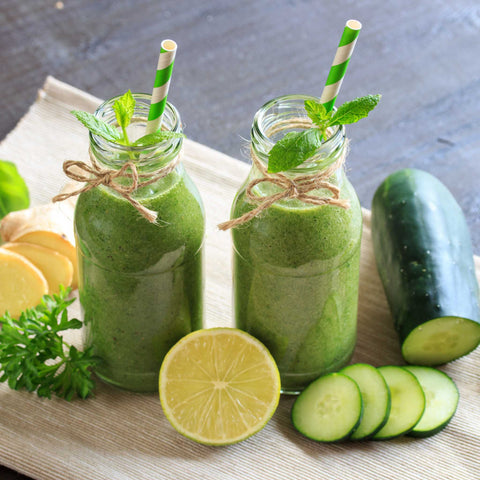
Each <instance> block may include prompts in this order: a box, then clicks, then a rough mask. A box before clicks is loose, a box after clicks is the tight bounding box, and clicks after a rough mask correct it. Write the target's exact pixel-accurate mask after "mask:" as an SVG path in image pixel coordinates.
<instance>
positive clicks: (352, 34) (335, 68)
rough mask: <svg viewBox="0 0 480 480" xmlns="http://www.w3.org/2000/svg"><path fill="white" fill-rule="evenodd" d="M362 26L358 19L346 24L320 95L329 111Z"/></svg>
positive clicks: (321, 100)
mask: <svg viewBox="0 0 480 480" xmlns="http://www.w3.org/2000/svg"><path fill="white" fill-rule="evenodd" d="M361 28H362V24H361V23H360V22H359V21H358V20H349V21H348V22H347V23H346V24H345V28H344V30H343V34H342V37H341V38H340V43H339V44H338V48H337V53H336V54H335V58H334V59H333V63H332V67H331V68H330V72H329V73H328V78H327V81H326V82H325V88H324V89H323V92H322V96H321V97H320V102H321V103H323V105H324V106H325V108H326V109H327V112H329V111H330V110H331V109H332V108H333V105H334V104H335V100H336V99H337V95H338V92H339V91H340V87H341V85H342V81H343V77H344V76H345V72H346V71H347V67H348V62H349V61H350V57H351V56H352V52H353V49H354V48H355V43H356V42H357V38H358V34H359V33H360V30H361Z"/></svg>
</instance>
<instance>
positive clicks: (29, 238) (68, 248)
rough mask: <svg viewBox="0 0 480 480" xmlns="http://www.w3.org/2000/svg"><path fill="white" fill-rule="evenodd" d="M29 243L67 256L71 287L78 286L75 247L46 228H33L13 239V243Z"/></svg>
mask: <svg viewBox="0 0 480 480" xmlns="http://www.w3.org/2000/svg"><path fill="white" fill-rule="evenodd" d="M18 242H20V243H31V244H34V245H39V246H41V247H45V248H50V249H51V250H55V251H56V252H58V253H60V254H61V255H64V256H65V257H67V258H68V259H69V260H70V262H71V263H72V266H73V279H72V283H71V287H72V289H75V288H77V286H78V282H77V279H78V274H77V252H76V251H75V247H74V246H73V245H72V244H71V243H70V242H69V241H68V240H67V239H66V238H65V237H63V236H62V235H59V234H58V233H56V232H51V231H47V230H34V231H31V232H28V233H25V234H23V235H22V236H20V237H17V238H16V239H15V243H18Z"/></svg>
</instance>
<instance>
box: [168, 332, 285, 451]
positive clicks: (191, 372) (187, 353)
mask: <svg viewBox="0 0 480 480" xmlns="http://www.w3.org/2000/svg"><path fill="white" fill-rule="evenodd" d="M159 388H160V402H161V404H162V408H163V411H164V412H165V416H166V417H167V419H168V420H169V422H170V423H171V424H172V426H173V427H174V428H175V429H176V430H177V431H178V432H179V433H181V434H182V435H184V436H186V437H188V438H190V439H191V440H194V441H196V442H199V443H203V444H206V445H228V444H232V443H237V442H240V441H242V440H245V439H246V438H248V437H250V436H251V435H253V434H254V433H257V432H258V431H259V430H261V429H262V428H263V427H264V426H265V425H266V423H267V422H268V420H270V418H271V417H272V415H273V413H274V412H275V410H276V408H277V405H278V401H279V398H280V375H279V373H278V369H277V366H276V364H275V361H274V359H273V357H272V356H271V355H270V353H269V351H268V350H267V348H266V347H265V346H264V345H263V344H262V343H261V342H259V341H258V340H257V339H256V338H254V337H252V336H251V335H249V334H248V333H245V332H243V331H242V330H237V329H234V328H211V329H203V330H197V331H195V332H193V333H190V334H189V335H187V336H185V337H183V338H182V339H181V340H180V341H179V342H178V343H176V344H175V345H174V346H173V347H172V348H171V350H170V351H169V352H168V353H167V355H166V356H165V359H164V361H163V364H162V367H161V369H160V380H159Z"/></svg>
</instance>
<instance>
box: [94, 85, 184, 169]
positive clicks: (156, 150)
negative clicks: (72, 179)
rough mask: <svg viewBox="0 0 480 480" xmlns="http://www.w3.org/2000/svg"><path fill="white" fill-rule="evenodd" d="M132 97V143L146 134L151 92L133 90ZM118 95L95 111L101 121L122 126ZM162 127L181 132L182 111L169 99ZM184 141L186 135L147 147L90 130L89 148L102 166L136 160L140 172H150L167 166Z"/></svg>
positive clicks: (115, 167) (108, 166)
mask: <svg viewBox="0 0 480 480" xmlns="http://www.w3.org/2000/svg"><path fill="white" fill-rule="evenodd" d="M133 97H134V99H135V109H134V113H133V117H132V121H131V124H130V125H129V126H128V128H127V133H128V137H129V140H130V142H134V141H135V140H136V139H138V138H140V137H142V136H143V135H145V129H146V125H147V119H148V112H149V109H150V98H151V95H148V94H143V93H134V94H133ZM118 98H119V97H113V98H111V99H110V100H107V101H105V102H104V103H102V104H101V105H100V106H99V107H98V108H97V110H96V111H95V113H94V115H95V117H97V118H98V119H99V120H102V121H104V122H106V123H108V124H110V125H112V126H114V127H115V128H119V126H118V123H117V120H116V116H115V111H114V109H113V106H114V103H115V101H116V100H117V99H118ZM161 128H162V129H163V130H167V131H171V132H178V133H181V132H182V127H181V120H180V114H179V113H178V111H177V109H176V108H175V107H174V106H173V105H172V104H170V103H168V102H167V104H166V106H165V110H164V113H163V117H162V127H161ZM182 143H183V138H170V139H168V140H166V141H163V142H160V143H157V144H154V145H149V146H147V147H141V146H127V145H120V144H118V143H114V142H110V141H108V140H105V139H104V138H102V137H100V136H98V135H95V134H92V133H91V132H90V150H91V152H92V155H93V156H94V157H95V159H96V160H97V161H98V163H100V165H101V166H103V167H106V168H112V169H116V170H118V169H120V168H121V167H122V166H123V165H124V164H125V163H126V162H133V163H134V164H135V166H136V167H137V171H138V172H139V173H149V172H151V171H155V170H158V169H160V168H162V167H164V166H166V165H167V164H168V163H169V162H171V161H173V160H174V159H175V158H176V157H177V156H178V155H179V153H180V150H181V148H182Z"/></svg>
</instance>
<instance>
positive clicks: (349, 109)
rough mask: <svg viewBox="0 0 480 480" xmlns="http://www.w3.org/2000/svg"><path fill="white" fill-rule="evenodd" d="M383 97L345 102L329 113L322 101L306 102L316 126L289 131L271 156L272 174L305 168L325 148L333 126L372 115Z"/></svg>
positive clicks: (269, 169) (369, 97)
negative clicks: (304, 164) (299, 130)
mask: <svg viewBox="0 0 480 480" xmlns="http://www.w3.org/2000/svg"><path fill="white" fill-rule="evenodd" d="M380 98H381V95H366V96H365V97H360V98H356V99H355V100H352V101H351V102H345V103H344V104H343V105H341V106H340V107H338V109H337V110H336V111H333V110H330V111H327V109H326V108H325V106H324V105H323V104H322V103H320V102H319V101H315V100H306V101H305V110H306V112H307V115H308V116H309V117H310V118H311V120H312V122H313V126H312V127H311V128H308V129H306V130H303V131H301V132H289V133H287V134H286V135H285V136H284V137H283V138H282V139H281V140H279V141H278V142H277V143H276V144H275V145H274V146H273V148H272V149H271V150H270V152H269V155H268V172H269V173H278V172H284V171H286V170H289V169H291V168H294V167H297V166H298V165H301V164H302V163H303V162H305V161H306V160H308V159H309V158H311V157H313V155H315V153H316V152H317V151H318V149H319V148H320V147H321V146H322V142H323V141H324V140H325V138H326V135H327V130H328V129H329V128H330V127H334V126H336V125H346V124H348V123H355V122H358V121H359V120H360V119H361V118H364V117H366V116H368V114H369V112H370V111H371V110H373V109H374V108H375V107H376V106H377V104H378V102H379V101H380Z"/></svg>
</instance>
